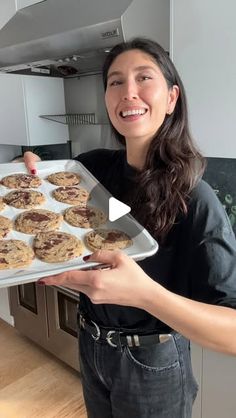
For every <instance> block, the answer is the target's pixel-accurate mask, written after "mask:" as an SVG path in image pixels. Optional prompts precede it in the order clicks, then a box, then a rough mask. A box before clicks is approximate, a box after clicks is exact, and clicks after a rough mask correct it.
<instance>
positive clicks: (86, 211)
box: [64, 205, 107, 228]
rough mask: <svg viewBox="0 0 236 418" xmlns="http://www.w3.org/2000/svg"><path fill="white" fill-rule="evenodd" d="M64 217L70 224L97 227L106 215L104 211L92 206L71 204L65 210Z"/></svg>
mask: <svg viewBox="0 0 236 418" xmlns="http://www.w3.org/2000/svg"><path fill="white" fill-rule="evenodd" d="M64 219H65V220H66V222H68V223H69V224H70V225H73V226H78V227H80V228H97V227H98V226H100V225H102V224H105V223H106V221H107V216H106V215H105V213H104V212H103V211H102V210H101V209H98V208H96V207H94V206H85V205H80V206H72V207H70V208H68V209H66V210H65V212H64Z"/></svg>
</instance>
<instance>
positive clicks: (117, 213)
mask: <svg viewBox="0 0 236 418" xmlns="http://www.w3.org/2000/svg"><path fill="white" fill-rule="evenodd" d="M130 211H131V208H130V207H129V206H128V205H126V204H125V203H123V202H121V201H120V200H117V199H115V197H110V198H109V221H111V222H114V221H116V220H117V219H119V218H121V217H122V216H124V215H126V214H127V213H129V212H130Z"/></svg>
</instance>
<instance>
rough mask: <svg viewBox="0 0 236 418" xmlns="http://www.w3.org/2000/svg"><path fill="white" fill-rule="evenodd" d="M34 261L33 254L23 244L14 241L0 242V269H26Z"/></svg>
mask: <svg viewBox="0 0 236 418" xmlns="http://www.w3.org/2000/svg"><path fill="white" fill-rule="evenodd" d="M33 259H34V252H33V250H32V248H30V247H29V245H27V244H26V243H25V242H23V241H21V240H16V239H9V240H2V241H0V269H1V270H3V269H12V268H18V267H27V266H28V265H30V264H31V262H32V261H33Z"/></svg>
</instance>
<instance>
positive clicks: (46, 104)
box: [22, 76, 69, 145]
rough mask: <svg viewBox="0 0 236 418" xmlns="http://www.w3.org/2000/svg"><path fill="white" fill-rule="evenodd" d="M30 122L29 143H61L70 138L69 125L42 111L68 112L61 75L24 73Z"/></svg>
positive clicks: (27, 117)
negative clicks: (44, 75) (28, 74)
mask: <svg viewBox="0 0 236 418" xmlns="http://www.w3.org/2000/svg"><path fill="white" fill-rule="evenodd" d="M22 82H23V90H24V97H25V112H26V124H27V138H28V141H27V144H26V145H48V144H59V143H60V144H61V143H66V142H67V141H68V140H69V130H68V126H67V125H63V124H61V123H57V122H53V121H51V120H47V119H42V118H40V115H58V114H59V115H60V114H65V97H64V81H63V79H62V78H55V77H39V76H22Z"/></svg>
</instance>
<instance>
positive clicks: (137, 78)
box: [105, 49, 179, 169]
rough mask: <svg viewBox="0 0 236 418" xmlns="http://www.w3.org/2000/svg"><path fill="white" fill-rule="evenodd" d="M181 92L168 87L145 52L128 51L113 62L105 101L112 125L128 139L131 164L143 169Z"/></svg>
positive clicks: (158, 69)
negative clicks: (154, 138) (156, 138)
mask: <svg viewBox="0 0 236 418" xmlns="http://www.w3.org/2000/svg"><path fill="white" fill-rule="evenodd" d="M178 93H179V88H178V86H177V85H173V86H171V87H169V86H168V85H167V82H166V79H165V77H164V75H163V74H162V72H161V70H160V68H159V66H158V65H157V63H156V62H155V61H154V60H153V58H152V57H151V56H150V55H149V54H147V53H146V52H143V51H140V50H139V49H133V50H131V51H126V52H124V53H123V54H121V55H118V56H117V57H116V59H115V60H114V61H113V62H112V64H111V66H110V68H109V71H108V75H107V88H106V94H105V101H106V107H107V110H108V114H109V117H110V120H111V123H112V125H113V126H114V128H115V129H116V130H117V131H118V132H119V133H120V134H121V135H123V136H125V138H126V147H127V149H128V150H129V151H128V155H131V156H132V158H130V160H128V163H130V164H131V165H134V166H136V167H138V168H140V169H142V168H143V165H144V162H145V156H146V154H147V152H148V148H149V145H150V142H151V141H152V138H153V137H154V135H155V134H156V132H157V131H158V129H159V128H160V126H161V125H162V123H163V121H164V119H165V117H166V114H171V113H172V111H173V109H174V107H175V104H176V101H177V98H178ZM134 122H135V123H134ZM133 148H135V152H134V151H133ZM137 148H139V150H140V152H141V157H140V160H139V161H137ZM144 151H145V152H144ZM134 155H135V159H134V157H133V156H134Z"/></svg>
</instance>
